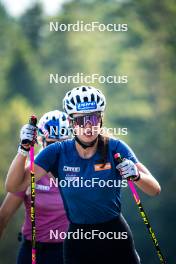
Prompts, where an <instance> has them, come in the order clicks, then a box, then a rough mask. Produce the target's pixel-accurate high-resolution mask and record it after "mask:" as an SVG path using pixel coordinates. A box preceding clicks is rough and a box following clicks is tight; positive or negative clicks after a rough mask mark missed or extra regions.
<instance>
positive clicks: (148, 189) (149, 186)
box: [135, 163, 161, 196]
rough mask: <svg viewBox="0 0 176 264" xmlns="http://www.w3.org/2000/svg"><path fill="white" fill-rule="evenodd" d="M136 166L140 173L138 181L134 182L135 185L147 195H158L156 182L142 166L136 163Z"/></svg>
mask: <svg viewBox="0 0 176 264" xmlns="http://www.w3.org/2000/svg"><path fill="white" fill-rule="evenodd" d="M136 165H137V168H138V170H139V172H140V180H139V181H137V182H135V183H136V185H137V186H138V187H139V188H140V189H141V190H142V191H143V192H145V193H146V194H148V195H151V196H155V195H158V194H159V193H160V191H161V187H160V185H159V183H158V181H157V180H156V179H155V178H154V177H153V176H152V175H151V173H150V172H149V171H148V170H147V168H146V167H145V166H144V165H143V164H141V163H138V164H136Z"/></svg>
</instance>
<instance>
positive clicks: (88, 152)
mask: <svg viewBox="0 0 176 264" xmlns="http://www.w3.org/2000/svg"><path fill="white" fill-rule="evenodd" d="M75 144H76V150H77V151H78V154H79V156H80V157H81V158H84V159H89V158H91V157H92V156H93V155H94V154H95V152H96V151H97V144H98V141H97V142H96V143H95V145H93V146H92V147H89V148H86V149H84V148H83V147H81V145H80V144H79V143H78V142H76V141H75Z"/></svg>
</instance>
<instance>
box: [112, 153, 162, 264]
mask: <svg viewBox="0 0 176 264" xmlns="http://www.w3.org/2000/svg"><path fill="white" fill-rule="evenodd" d="M114 158H115V160H116V161H117V163H118V164H119V163H121V162H122V161H123V160H122V158H121V156H120V153H116V154H115V155H114ZM128 185H129V187H130V189H131V191H132V194H133V197H134V199H135V201H136V204H137V205H138V208H139V211H140V215H141V217H142V219H143V221H144V224H145V225H146V227H147V230H148V232H149V234H150V236H151V239H152V241H153V243H154V246H155V248H156V251H157V255H158V257H159V260H160V262H161V263H162V264H167V263H166V260H165V258H164V256H163V254H162V253H161V249H160V247H159V244H158V240H157V238H156V235H155V233H154V231H153V229H152V227H151V225H150V223H149V220H148V217H147V215H146V213H145V211H144V208H143V206H142V204H141V201H140V198H139V195H138V193H137V191H136V188H135V186H134V183H133V182H132V180H130V179H129V180H128Z"/></svg>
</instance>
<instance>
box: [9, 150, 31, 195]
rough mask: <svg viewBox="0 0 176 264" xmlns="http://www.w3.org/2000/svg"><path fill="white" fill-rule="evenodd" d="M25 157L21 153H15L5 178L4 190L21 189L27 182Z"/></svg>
mask: <svg viewBox="0 0 176 264" xmlns="http://www.w3.org/2000/svg"><path fill="white" fill-rule="evenodd" d="M25 164H26V157H25V156H23V155H22V154H19V153H18V154H17V155H16V157H15V158H14V160H13V161H12V164H11V166H10V168H9V171H8V173H7V178H6V184H5V185H6V190H7V191H8V192H18V191H23V190H24V189H25V187H26V186H27V185H28V184H29V182H30V181H28V184H27V175H26V169H25Z"/></svg>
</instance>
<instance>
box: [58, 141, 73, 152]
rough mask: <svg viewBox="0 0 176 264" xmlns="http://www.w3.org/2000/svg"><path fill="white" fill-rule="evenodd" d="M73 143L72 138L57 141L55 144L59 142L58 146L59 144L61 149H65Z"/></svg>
mask: <svg viewBox="0 0 176 264" xmlns="http://www.w3.org/2000/svg"><path fill="white" fill-rule="evenodd" d="M74 143H75V141H74V139H66V140H64V141H61V142H57V143H56V144H59V146H60V148H62V150H66V149H70V148H72V147H73V145H74Z"/></svg>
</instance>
